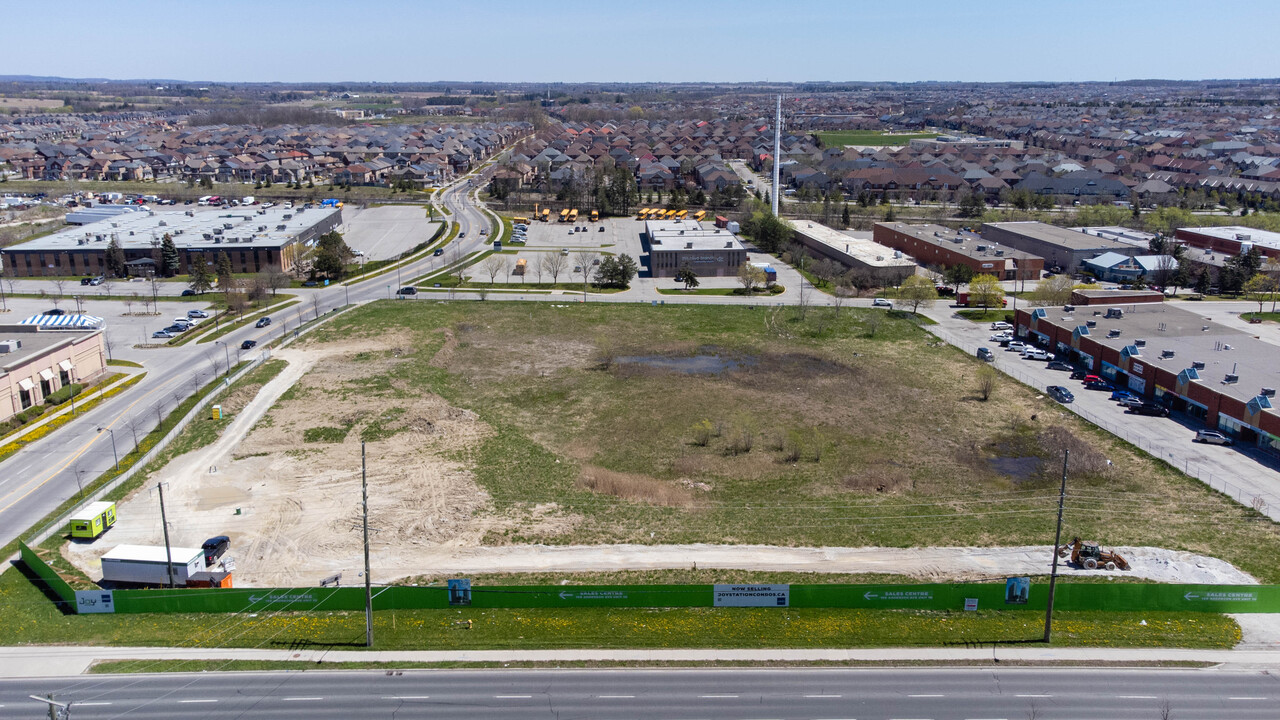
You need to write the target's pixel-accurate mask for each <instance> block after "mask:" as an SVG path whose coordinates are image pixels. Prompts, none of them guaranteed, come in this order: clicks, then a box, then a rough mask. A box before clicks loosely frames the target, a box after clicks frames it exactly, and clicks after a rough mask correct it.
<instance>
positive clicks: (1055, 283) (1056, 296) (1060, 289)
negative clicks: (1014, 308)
mask: <svg viewBox="0 0 1280 720" xmlns="http://www.w3.org/2000/svg"><path fill="white" fill-rule="evenodd" d="M1073 290H1075V281H1074V280H1072V279H1071V276H1070V275H1054V276H1053V277H1051V278H1045V279H1043V280H1041V281H1040V282H1038V283H1036V289H1035V290H1032V291H1031V297H1030V302H1031V304H1032V305H1035V306H1039V307H1047V306H1050V305H1066V304H1067V303H1069V302H1071V292H1072V291H1073Z"/></svg>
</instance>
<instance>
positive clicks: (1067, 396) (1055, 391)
mask: <svg viewBox="0 0 1280 720" xmlns="http://www.w3.org/2000/svg"><path fill="white" fill-rule="evenodd" d="M1045 390H1046V391H1047V392H1048V393H1049V397H1051V398H1053V399H1054V400H1057V401H1058V402H1060V403H1062V404H1063V405H1066V404H1067V403H1069V402H1071V401H1073V400H1075V399H1076V396H1075V395H1072V394H1071V391H1070V390H1068V389H1066V388H1064V387H1062V386H1061V385H1050V386H1049V387H1047V388H1045Z"/></svg>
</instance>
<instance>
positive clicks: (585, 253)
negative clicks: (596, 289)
mask: <svg viewBox="0 0 1280 720" xmlns="http://www.w3.org/2000/svg"><path fill="white" fill-rule="evenodd" d="M598 255H599V253H596V252H594V251H592V250H579V251H578V252H576V253H574V255H573V260H574V262H576V263H577V267H575V268H574V270H576V271H577V272H578V273H580V274H581V275H582V297H583V298H585V297H586V296H587V281H589V280H590V279H591V268H592V267H594V266H595V264H596V258H597V256H598Z"/></svg>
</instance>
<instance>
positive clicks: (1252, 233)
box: [1178, 225, 1280, 250]
mask: <svg viewBox="0 0 1280 720" xmlns="http://www.w3.org/2000/svg"><path fill="white" fill-rule="evenodd" d="M1178 229H1179V230H1183V231H1185V232H1192V233H1195V234H1197V235H1208V236H1209V237H1216V238H1221V239H1223V240H1239V241H1241V242H1250V243H1253V244H1254V245H1259V246H1261V247H1265V248H1270V249H1272V250H1280V233H1278V232H1271V231H1270V230H1259V229H1257V228H1250V227H1243V226H1240V225H1223V226H1221V227H1189V228H1178Z"/></svg>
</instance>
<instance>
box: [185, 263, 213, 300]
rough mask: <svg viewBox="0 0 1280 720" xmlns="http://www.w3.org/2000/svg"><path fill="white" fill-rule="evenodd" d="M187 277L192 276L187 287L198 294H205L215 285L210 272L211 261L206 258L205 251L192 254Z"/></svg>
mask: <svg viewBox="0 0 1280 720" xmlns="http://www.w3.org/2000/svg"><path fill="white" fill-rule="evenodd" d="M187 277H188V278H190V281H189V282H188V283H187V287H189V288H191V291H192V292H194V293H196V294H197V295H203V294H204V293H206V292H209V289H210V288H212V287H213V276H212V275H211V274H210V273H209V263H208V262H207V261H206V260H205V259H204V253H193V254H192V256H191V260H190V263H189V267H188V268H187Z"/></svg>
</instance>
